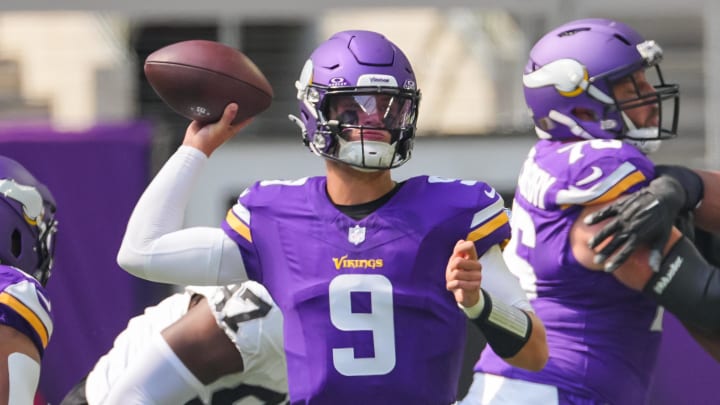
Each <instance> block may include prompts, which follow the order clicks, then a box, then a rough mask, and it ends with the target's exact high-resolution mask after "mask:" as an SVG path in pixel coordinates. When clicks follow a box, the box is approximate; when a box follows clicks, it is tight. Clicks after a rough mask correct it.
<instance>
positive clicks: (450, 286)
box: [445, 280, 481, 291]
mask: <svg viewBox="0 0 720 405" xmlns="http://www.w3.org/2000/svg"><path fill="white" fill-rule="evenodd" d="M480 284H481V283H480V281H468V280H450V281H448V282H447V283H446V285H445V286H446V288H447V290H448V291H457V290H463V291H477V290H479V289H480Z"/></svg>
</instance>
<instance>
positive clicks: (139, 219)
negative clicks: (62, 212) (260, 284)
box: [117, 146, 247, 285]
mask: <svg viewBox="0 0 720 405" xmlns="http://www.w3.org/2000/svg"><path fill="white" fill-rule="evenodd" d="M206 161H207V157H206V156H205V154H203V153H202V152H201V151H199V150H197V149H195V148H192V147H188V146H181V147H180V148H179V149H178V150H177V152H175V154H173V155H172V156H171V157H170V159H168V161H167V162H166V163H165V165H164V166H163V168H162V169H160V172H159V173H158V174H157V176H155V178H154V179H153V180H152V182H151V183H150V185H148V187H147V189H146V190H145V192H144V193H143V195H142V196H141V197H140V200H138V203H137V205H135V209H134V210H133V213H132V215H131V216H130V220H129V221H128V226H127V229H126V231H125V236H124V237H123V241H122V244H121V245H120V251H119V252H118V256H117V261H118V264H119V265H120V267H122V268H123V269H125V270H126V271H127V272H128V273H131V274H133V275H135V276H137V277H140V278H144V279H147V280H151V281H158V282H163V283H171V284H196V285H220V284H229V283H237V282H242V281H244V280H246V279H247V275H246V273H245V266H244V265H243V261H242V257H241V255H240V250H239V249H238V247H237V245H236V244H235V242H233V241H232V239H230V237H228V236H227V235H226V234H225V232H224V231H223V230H222V229H220V228H209V227H197V228H188V229H182V225H183V222H184V217H185V208H186V207H187V205H188V202H189V200H190V197H191V196H192V189H193V187H194V185H195V183H196V182H197V178H198V176H199V174H200V172H201V170H202V169H203V167H204V166H205V162H206Z"/></svg>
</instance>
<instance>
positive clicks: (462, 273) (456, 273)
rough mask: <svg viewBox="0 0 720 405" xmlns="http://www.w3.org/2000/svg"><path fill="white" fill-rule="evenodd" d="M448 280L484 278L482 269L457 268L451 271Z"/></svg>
mask: <svg viewBox="0 0 720 405" xmlns="http://www.w3.org/2000/svg"><path fill="white" fill-rule="evenodd" d="M448 280H468V281H469V280H482V273H481V272H480V271H467V270H461V269H455V270H452V271H450V273H449V275H448Z"/></svg>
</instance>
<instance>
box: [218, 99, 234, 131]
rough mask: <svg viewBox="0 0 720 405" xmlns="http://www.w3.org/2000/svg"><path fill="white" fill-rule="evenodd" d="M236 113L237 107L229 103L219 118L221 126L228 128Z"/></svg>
mask: <svg viewBox="0 0 720 405" xmlns="http://www.w3.org/2000/svg"><path fill="white" fill-rule="evenodd" d="M237 112H238V105H237V104H236V103H230V104H228V105H226V106H225V110H224V111H223V115H222V117H221V118H220V123H221V124H222V125H226V126H230V125H231V123H232V121H233V120H234V119H235V116H236V115H237Z"/></svg>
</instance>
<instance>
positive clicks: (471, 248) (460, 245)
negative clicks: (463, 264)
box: [453, 240, 478, 260]
mask: <svg viewBox="0 0 720 405" xmlns="http://www.w3.org/2000/svg"><path fill="white" fill-rule="evenodd" d="M453 255H455V256H463V257H465V258H466V259H470V260H477V259H478V255H477V250H476V249H475V243H473V242H472V241H469V240H460V241H458V242H457V243H456V244H455V248H454V249H453Z"/></svg>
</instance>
